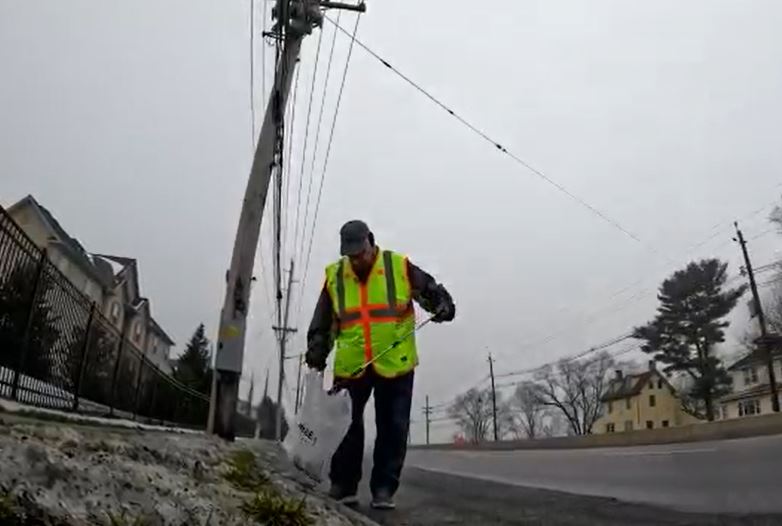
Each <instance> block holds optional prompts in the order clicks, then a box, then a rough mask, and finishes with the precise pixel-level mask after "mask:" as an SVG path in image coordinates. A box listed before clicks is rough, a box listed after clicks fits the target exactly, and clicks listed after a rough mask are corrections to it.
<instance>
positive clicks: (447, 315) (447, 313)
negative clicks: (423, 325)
mask: <svg viewBox="0 0 782 526" xmlns="http://www.w3.org/2000/svg"><path fill="white" fill-rule="evenodd" d="M437 289H438V295H439V296H440V301H439V303H438V305H437V308H436V309H435V315H434V317H433V318H432V321H433V322H435V323H442V322H444V321H452V320H453V319H454V318H455V317H456V305H454V303H453V299H452V298H451V295H450V294H448V291H447V290H445V287H443V286H442V285H438V286H437Z"/></svg>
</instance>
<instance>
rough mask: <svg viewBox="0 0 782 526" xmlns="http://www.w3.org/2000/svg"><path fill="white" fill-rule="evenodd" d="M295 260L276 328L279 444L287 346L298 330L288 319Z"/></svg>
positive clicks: (277, 429)
mask: <svg viewBox="0 0 782 526" xmlns="http://www.w3.org/2000/svg"><path fill="white" fill-rule="evenodd" d="M293 265H294V263H293V260H292V259H291V268H290V270H289V271H288V290H286V291H285V314H284V317H283V325H282V327H277V326H275V327H274V330H276V331H277V333H278V334H279V339H280V375H279V378H278V384H277V412H276V418H275V423H274V438H275V440H277V441H278V442H279V441H280V440H282V384H283V382H284V381H285V344H286V343H287V341H288V334H290V333H294V332H296V329H292V328H290V327H288V318H289V315H290V310H291V296H292V295H293V294H292V293H291V292H292V291H291V288H292V287H293V283H294V281H293Z"/></svg>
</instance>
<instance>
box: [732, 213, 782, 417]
mask: <svg viewBox="0 0 782 526" xmlns="http://www.w3.org/2000/svg"><path fill="white" fill-rule="evenodd" d="M733 224H734V225H735V226H736V238H735V240H736V241H738V243H739V245H741V251H742V253H743V254H744V265H745V266H746V268H747V276H748V277H749V288H750V290H751V291H752V300H753V303H754V305H755V315H756V316H757V317H758V326H759V327H760V342H759V343H760V345H761V346H762V348H763V349H764V350H765V354H766V367H767V369H768V384H769V387H770V388H771V407H772V409H773V410H774V412H775V413H779V393H778V389H777V379H776V373H774V358H773V356H772V346H773V344H772V341H771V340H772V338H769V335H768V330H767V329H766V317H765V315H764V314H763V305H762V304H761V303H760V295H759V294H758V286H757V283H755V273H754V271H753V270H752V262H751V261H750V259H749V251H748V250H747V242H746V241H745V240H744V234H742V232H741V230H740V229H739V224H738V222H734V223H733Z"/></svg>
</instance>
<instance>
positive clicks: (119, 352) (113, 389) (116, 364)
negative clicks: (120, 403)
mask: <svg viewBox="0 0 782 526" xmlns="http://www.w3.org/2000/svg"><path fill="white" fill-rule="evenodd" d="M126 326H127V323H123V324H122V330H121V331H120V336H119V345H117V359H116V360H114V371H113V372H112V373H111V394H110V395H109V416H114V406H115V405H116V396H117V375H118V374H119V364H120V361H121V360H122V351H123V350H124V349H125V329H126Z"/></svg>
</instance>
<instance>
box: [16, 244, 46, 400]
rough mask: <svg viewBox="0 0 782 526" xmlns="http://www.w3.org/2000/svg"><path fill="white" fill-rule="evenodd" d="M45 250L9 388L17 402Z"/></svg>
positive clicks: (42, 252) (44, 250) (44, 254)
mask: <svg viewBox="0 0 782 526" xmlns="http://www.w3.org/2000/svg"><path fill="white" fill-rule="evenodd" d="M46 261H47V257H46V249H43V250H42V251H41V259H39V260H38V268H37V269H36V271H35V281H34V282H33V293H32V295H31V297H30V310H29V311H28V312H27V320H26V323H25V327H24V333H23V335H22V348H21V349H20V350H19V357H18V358H17V360H16V370H15V371H14V381H13V385H12V387H11V398H13V399H14V400H19V382H20V381H21V377H22V371H23V370H24V366H25V361H26V359H27V353H29V352H30V347H31V345H30V338H31V337H32V329H33V321H34V320H35V307H36V303H37V300H38V294H39V292H40V290H41V281H42V280H43V271H44V268H46Z"/></svg>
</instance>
